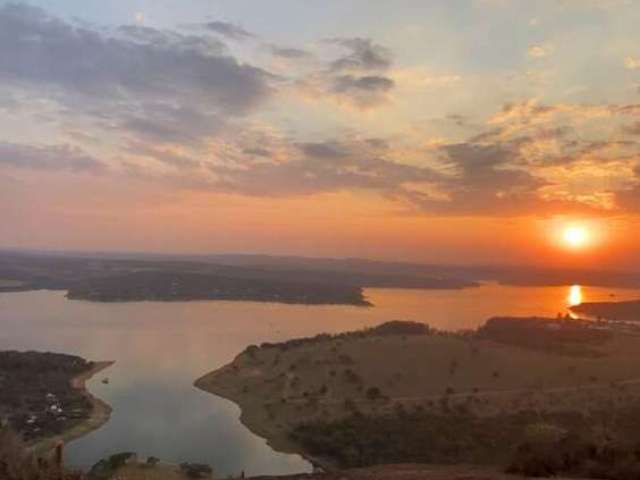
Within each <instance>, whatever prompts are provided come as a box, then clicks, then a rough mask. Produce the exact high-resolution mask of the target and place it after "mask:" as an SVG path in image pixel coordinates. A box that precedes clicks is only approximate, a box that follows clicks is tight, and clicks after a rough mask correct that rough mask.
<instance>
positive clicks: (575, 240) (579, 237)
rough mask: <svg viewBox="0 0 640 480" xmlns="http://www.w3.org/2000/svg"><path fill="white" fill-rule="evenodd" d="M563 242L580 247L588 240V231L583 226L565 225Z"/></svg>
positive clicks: (573, 246) (572, 246)
mask: <svg viewBox="0 0 640 480" xmlns="http://www.w3.org/2000/svg"><path fill="white" fill-rule="evenodd" d="M562 237H563V239H564V242H565V244H566V245H567V246H569V247H571V248H582V247H584V246H585V245H586V244H587V243H588V242H589V238H590V236H589V231H588V230H587V229H586V228H584V227H578V226H572V227H567V228H566V229H565V230H564V233H563V235H562Z"/></svg>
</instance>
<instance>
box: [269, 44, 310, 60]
mask: <svg viewBox="0 0 640 480" xmlns="http://www.w3.org/2000/svg"><path fill="white" fill-rule="evenodd" d="M268 49H269V51H270V52H271V54H272V55H273V56H275V57H279V58H284V59H287V60H303V59H306V58H310V57H311V53H310V52H307V51H306V50H302V49H301V48H292V47H280V46H278V45H269V46H268Z"/></svg>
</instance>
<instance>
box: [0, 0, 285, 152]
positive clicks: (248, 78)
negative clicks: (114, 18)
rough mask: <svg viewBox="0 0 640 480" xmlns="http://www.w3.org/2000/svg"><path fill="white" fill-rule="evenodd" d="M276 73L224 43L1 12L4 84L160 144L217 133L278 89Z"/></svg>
mask: <svg viewBox="0 0 640 480" xmlns="http://www.w3.org/2000/svg"><path fill="white" fill-rule="evenodd" d="M272 83H273V76H272V75H270V74H269V73H268V72H266V71H264V70H262V69H259V68H256V67H253V66H250V65H247V64H242V63H240V62H239V61H238V60H236V59H235V58H234V57H232V56H231V55H230V54H229V53H228V52H227V50H226V47H225V45H224V44H223V43H221V42H220V41H218V40H216V39H211V38H207V37H203V36H197V35H184V34H181V33H176V32H171V31H164V30H158V29H153V28H149V27H143V26H125V27H121V28H119V29H117V30H115V31H108V30H105V29H98V28H95V29H92V28H91V27H85V26H78V25H75V24H72V23H69V22H66V21H64V20H61V19H58V18H56V17H53V16H51V15H49V14H48V13H46V12H45V11H44V10H42V9H39V8H35V7H30V6H27V5H23V4H8V5H5V6H3V7H0V85H2V87H3V88H4V89H7V90H14V91H19V92H22V94H23V95H22V96H23V97H24V98H26V99H27V101H29V100H32V101H34V102H40V103H43V102H42V100H46V101H47V102H54V103H55V104H58V105H60V106H61V108H64V109H65V112H64V113H65V115H64V118H65V121H67V122H72V121H73V120H74V116H76V117H78V121H79V122H80V123H81V124H82V125H83V128H84V129H87V128H89V126H90V124H89V123H88V121H90V122H93V123H94V126H97V127H98V128H101V129H105V128H106V129H108V130H114V129H115V130H120V131H121V133H124V134H125V135H138V134H139V135H141V136H142V137H144V138H147V139H153V140H155V141H162V140H163V139H164V140H165V141H189V137H190V138H191V140H198V139H197V138H196V137H201V138H202V137H206V136H208V135H210V134H215V132H217V131H218V130H219V128H220V125H221V123H222V122H221V121H220V120H219V119H220V118H225V119H229V118H234V117H242V116H244V115H246V114H248V113H250V112H251V111H253V110H254V109H255V108H256V107H257V106H259V105H260V104H261V103H262V102H263V101H264V100H266V99H267V98H268V97H269V96H270V95H271V93H272V91H273V87H272Z"/></svg>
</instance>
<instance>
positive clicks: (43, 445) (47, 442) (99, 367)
mask: <svg viewBox="0 0 640 480" xmlns="http://www.w3.org/2000/svg"><path fill="white" fill-rule="evenodd" d="M114 363H115V362H113V361H111V362H94V366H93V368H91V369H90V370H87V371H86V372H83V373H81V374H80V375H78V376H76V377H74V378H72V379H71V381H70V383H71V386H72V388H74V389H75V390H77V391H79V392H80V393H81V394H82V395H83V396H84V397H85V398H86V399H87V400H89V402H90V403H91V413H90V415H89V417H88V418H86V419H85V420H83V421H82V422H80V423H79V424H77V425H75V426H73V427H72V428H70V429H68V430H66V431H65V432H63V433H62V434H60V435H55V436H53V437H47V438H43V439H42V440H39V441H38V442H36V443H35V444H34V445H32V447H31V448H32V449H33V450H34V451H35V452H47V451H50V450H52V449H54V448H55V447H56V445H57V444H59V442H62V443H63V444H64V445H66V444H68V443H71V442H73V441H74V440H78V439H79V438H81V437H83V436H85V435H87V434H89V433H91V432H94V431H96V430H98V429H99V428H100V427H102V426H103V425H105V424H106V423H107V422H108V421H109V419H110V418H111V412H112V408H111V406H110V405H109V404H107V403H106V402H105V401H103V400H101V399H99V398H97V397H95V396H94V395H93V394H92V393H91V392H90V391H89V389H88V388H87V386H86V383H87V382H88V381H89V380H91V379H92V378H93V377H94V376H96V375H97V374H99V373H100V372H102V371H104V370H106V369H108V368H109V367H111V366H112V365H113V364H114Z"/></svg>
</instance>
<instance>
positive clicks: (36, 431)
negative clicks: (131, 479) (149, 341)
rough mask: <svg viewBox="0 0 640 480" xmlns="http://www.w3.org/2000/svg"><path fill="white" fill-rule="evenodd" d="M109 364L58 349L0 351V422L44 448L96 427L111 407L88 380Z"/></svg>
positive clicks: (100, 423)
mask: <svg viewBox="0 0 640 480" xmlns="http://www.w3.org/2000/svg"><path fill="white" fill-rule="evenodd" d="M111 365H112V362H89V361H86V360H84V359H83V358H80V357H76V356H73V355H64V354H56V353H40V352H17V351H2V352H0V424H2V425H7V426H8V427H9V428H10V429H11V430H12V431H14V432H15V433H16V434H18V435H19V436H20V437H21V439H22V440H23V441H24V442H25V443H26V444H27V445H29V446H31V447H33V448H35V449H36V450H43V451H44V450H47V449H50V448H52V447H53V446H55V445H56V444H57V443H59V442H60V441H63V442H69V441H71V440H73V439H76V438H79V437H80V436H83V435H85V434H87V433H89V432H91V431H93V430H96V429H97V428H99V427H101V426H102V425H103V424H104V423H106V422H107V421H108V420H109V417H110V414H111V408H110V407H109V406H108V405H107V404H105V403H104V402H102V401H101V400H99V399H97V398H95V397H94V396H93V395H91V394H90V393H89V392H88V391H87V389H86V388H85V382H86V381H87V380H88V379H90V378H91V377H92V376H93V375H95V374H97V373H98V372H100V371H102V370H104V369H105V368H108V367H109V366H111Z"/></svg>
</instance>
